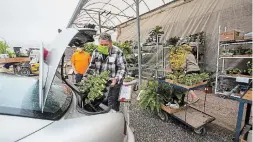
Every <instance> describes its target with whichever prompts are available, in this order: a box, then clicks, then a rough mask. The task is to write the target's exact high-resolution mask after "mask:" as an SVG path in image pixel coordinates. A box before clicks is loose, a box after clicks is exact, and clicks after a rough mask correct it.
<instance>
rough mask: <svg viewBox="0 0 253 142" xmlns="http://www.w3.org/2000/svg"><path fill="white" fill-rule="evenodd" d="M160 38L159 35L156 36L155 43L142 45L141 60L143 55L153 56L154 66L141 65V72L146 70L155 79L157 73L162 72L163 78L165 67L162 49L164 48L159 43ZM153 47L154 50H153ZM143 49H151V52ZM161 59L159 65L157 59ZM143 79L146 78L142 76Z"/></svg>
mask: <svg viewBox="0 0 253 142" xmlns="http://www.w3.org/2000/svg"><path fill="white" fill-rule="evenodd" d="M160 38H161V35H157V36H156V42H151V43H148V44H143V46H142V52H141V54H142V56H141V59H143V55H144V54H145V55H147V54H153V55H154V56H155V58H156V59H155V64H154V65H141V68H142V71H144V70H148V71H149V72H150V73H155V74H154V75H155V76H156V77H157V76H158V72H162V75H163V76H165V67H166V61H165V57H164V49H165V48H166V47H163V45H162V43H160ZM153 47H154V48H153ZM145 48H153V49H152V51H149V52H148V51H147V49H145ZM160 48H162V54H161V55H160V54H159V50H160ZM160 56H161V57H162V65H159V57H160ZM160 67H162V69H159V68H160ZM142 77H143V78H146V77H144V76H142ZM150 77H151V76H150Z"/></svg>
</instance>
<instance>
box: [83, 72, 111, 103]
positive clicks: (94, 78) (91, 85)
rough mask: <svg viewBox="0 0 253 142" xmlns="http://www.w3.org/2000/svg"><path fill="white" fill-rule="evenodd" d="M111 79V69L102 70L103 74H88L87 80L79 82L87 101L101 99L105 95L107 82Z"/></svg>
mask: <svg viewBox="0 0 253 142" xmlns="http://www.w3.org/2000/svg"><path fill="white" fill-rule="evenodd" d="M108 80H109V71H105V72H102V73H101V74H95V75H88V77H87V79H86V80H83V81H81V82H80V83H79V90H80V92H81V93H82V97H86V95H87V97H86V98H85V103H86V104H88V103H91V102H93V101H95V100H96V99H100V98H101V97H102V96H103V92H102V91H103V90H104V89H105V87H106V83H107V81H108Z"/></svg>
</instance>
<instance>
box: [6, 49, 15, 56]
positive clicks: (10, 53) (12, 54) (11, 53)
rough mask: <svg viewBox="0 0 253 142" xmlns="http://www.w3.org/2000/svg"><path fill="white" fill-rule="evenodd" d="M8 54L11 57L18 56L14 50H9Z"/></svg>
mask: <svg viewBox="0 0 253 142" xmlns="http://www.w3.org/2000/svg"><path fill="white" fill-rule="evenodd" d="M7 54H8V56H9V58H14V57H15V56H16V53H15V52H12V51H9V50H7Z"/></svg>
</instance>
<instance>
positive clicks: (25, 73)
mask: <svg viewBox="0 0 253 142" xmlns="http://www.w3.org/2000/svg"><path fill="white" fill-rule="evenodd" d="M19 74H20V75H22V76H30V75H31V70H30V69H29V68H21V70H20V71H19Z"/></svg>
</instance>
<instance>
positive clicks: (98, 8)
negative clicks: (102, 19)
mask: <svg viewBox="0 0 253 142" xmlns="http://www.w3.org/2000/svg"><path fill="white" fill-rule="evenodd" d="M89 1H90V0H89ZM111 1H112V0H109V1H108V2H106V3H104V5H103V7H102V8H98V9H99V11H100V10H103V8H104V7H105V6H106V5H107V4H108V3H110V2H111ZM92 5H93V4H92ZM88 6H89V5H86V6H84V7H83V9H85V8H86V7H88ZM86 11H87V10H86ZM98 14H99V16H100V13H98ZM93 17H95V16H93ZM118 20H119V19H118ZM119 21H120V20H119ZM120 23H121V21H120Z"/></svg>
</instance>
